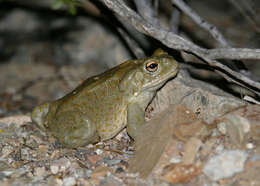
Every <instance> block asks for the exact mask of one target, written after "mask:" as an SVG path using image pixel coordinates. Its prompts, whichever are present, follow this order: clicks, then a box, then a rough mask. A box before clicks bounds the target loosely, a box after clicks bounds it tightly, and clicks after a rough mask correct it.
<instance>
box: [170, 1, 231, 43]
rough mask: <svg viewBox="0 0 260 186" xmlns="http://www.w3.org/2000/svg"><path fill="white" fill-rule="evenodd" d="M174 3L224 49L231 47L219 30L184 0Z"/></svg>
mask: <svg viewBox="0 0 260 186" xmlns="http://www.w3.org/2000/svg"><path fill="white" fill-rule="evenodd" d="M172 3H173V4H174V5H175V6H177V7H178V8H179V9H180V10H181V11H183V12H184V13H185V14H186V15H188V16H189V17H190V18H191V19H192V20H193V21H194V22H195V23H197V24H198V25H199V26H200V27H202V28H203V29H205V30H206V31H208V32H209V33H210V34H211V35H212V37H214V38H215V39H216V40H217V41H218V42H219V43H220V44H221V46H222V47H229V44H228V42H227V40H226V39H225V38H224V36H223V35H222V34H221V33H220V32H219V31H218V29H217V28H216V27H215V26H214V25H212V24H210V23H208V22H206V21H205V20H204V19H202V18H201V17H200V16H199V15H198V14H197V13H196V12H195V11H194V10H192V9H191V8H190V7H189V6H188V5H187V4H186V3H185V2H184V1H182V0H172Z"/></svg>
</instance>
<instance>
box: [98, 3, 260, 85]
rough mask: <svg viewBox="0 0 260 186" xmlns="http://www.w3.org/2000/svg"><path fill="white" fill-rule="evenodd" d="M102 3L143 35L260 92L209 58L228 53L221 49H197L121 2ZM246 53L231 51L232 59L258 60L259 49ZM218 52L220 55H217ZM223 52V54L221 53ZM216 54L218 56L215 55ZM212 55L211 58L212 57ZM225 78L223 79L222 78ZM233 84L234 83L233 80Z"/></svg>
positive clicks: (242, 78) (196, 46)
mask: <svg viewBox="0 0 260 186" xmlns="http://www.w3.org/2000/svg"><path fill="white" fill-rule="evenodd" d="M100 1H102V2H103V3H104V4H105V5H106V6H107V7H108V8H110V9H111V10H113V11H114V12H116V13H117V14H118V15H119V16H120V17H122V18H123V19H125V20H127V21H128V22H129V23H130V24H131V25H132V26H134V27H135V28H136V29H137V30H138V31H139V32H142V33H144V34H147V35H149V36H151V37H153V38H155V39H157V40H159V41H161V42H162V43H163V44H165V45H166V46H168V47H170V48H173V49H176V50H183V51H186V52H190V53H192V54H195V55H196V56H198V57H200V58H202V59H203V60H204V61H206V62H207V63H208V64H209V65H210V66H213V67H218V68H219V69H222V70H224V71H225V72H227V73H228V74H230V75H231V76H233V77H235V78H236V79H238V80H241V81H242V82H244V83H245V84H247V85H250V86H252V87H254V88H256V89H258V90H260V83H258V82H255V81H253V80H251V79H250V78H248V77H246V76H244V75H243V74H240V73H238V72H235V71H233V70H231V69H230V68H228V67H227V66H225V65H223V64H221V63H219V62H218V61H216V60H213V59H212V58H211V56H210V54H212V53H213V54H214V55H215V56H217V57H218V58H219V57H220V55H224V56H227V55H228V53H227V52H225V50H223V49H211V50H207V49H204V48H201V47H199V46H198V45H196V44H194V43H192V42H190V41H187V40H185V39H184V38H182V37H180V36H178V35H176V34H174V33H172V32H168V31H166V30H164V29H163V28H161V27H156V26H154V25H152V24H151V23H149V22H147V21H145V20H144V19H143V18H142V17H140V16H139V15H138V14H136V12H134V11H133V10H132V9H131V8H129V7H128V6H126V5H125V4H124V3H123V1H122V0H100ZM246 50H247V52H248V51H250V52H251V54H252V55H250V56H241V55H239V53H238V52H237V51H240V52H241V49H239V50H237V49H232V52H233V56H232V57H233V58H232V59H236V57H235V56H236V55H238V56H240V57H241V58H240V59H248V58H247V57H250V59H252V57H253V56H254V59H260V55H259V49H256V50H253V49H246ZM218 52H220V53H218ZM222 52H223V53H222ZM216 54H218V55H216ZM219 54H220V55H219ZM214 55H213V56H214ZM224 78H225V77H224ZM234 83H236V81H235V80H234Z"/></svg>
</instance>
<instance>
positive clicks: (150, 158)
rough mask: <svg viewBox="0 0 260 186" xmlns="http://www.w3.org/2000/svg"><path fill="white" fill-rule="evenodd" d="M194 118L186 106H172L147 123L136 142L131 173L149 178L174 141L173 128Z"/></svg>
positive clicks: (130, 167) (130, 165)
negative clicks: (167, 147)
mask: <svg viewBox="0 0 260 186" xmlns="http://www.w3.org/2000/svg"><path fill="white" fill-rule="evenodd" d="M194 118H195V117H194V116H193V115H192V113H191V112H190V111H189V110H187V109H186V108H185V107H184V106H181V105H175V106H174V105H172V106H171V107H169V109H167V110H165V111H163V112H161V113H160V114H158V115H157V116H155V117H154V118H152V119H151V120H150V121H149V122H147V124H145V125H144V126H143V127H142V128H141V129H140V132H139V135H138V136H137V138H136V140H135V150H136V153H135V156H134V158H133V159H132V160H131V161H130V163H129V172H139V173H140V176H141V177H142V178H145V177H147V176H148V175H149V174H150V173H151V171H152V169H153V168H154V166H155V165H156V163H157V162H158V160H159V159H160V157H161V155H162V154H163V152H164V150H165V147H166V146H167V144H168V142H169V141H170V140H171V139H172V134H173V127H174V126H175V125H176V124H179V123H185V122H189V121H191V120H194Z"/></svg>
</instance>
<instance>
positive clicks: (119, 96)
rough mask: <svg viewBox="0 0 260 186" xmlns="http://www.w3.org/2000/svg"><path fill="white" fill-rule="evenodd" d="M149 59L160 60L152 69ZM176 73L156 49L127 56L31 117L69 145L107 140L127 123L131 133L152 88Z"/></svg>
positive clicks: (140, 119) (172, 62)
mask: <svg viewBox="0 0 260 186" xmlns="http://www.w3.org/2000/svg"><path fill="white" fill-rule="evenodd" d="M151 62H152V63H153V62H154V63H157V64H158V66H157V67H158V68H157V70H156V71H154V72H150V71H149V69H148V68H147V65H148V64H147V63H149V64H150V63H151ZM150 70H151V69H150ZM177 72H178V63H177V62H176V61H175V60H174V59H173V58H172V57H171V56H169V55H168V54H167V53H166V52H164V51H163V50H161V49H158V50H156V51H155V52H154V54H153V55H152V56H151V57H149V58H144V59H138V60H129V61H126V62H124V63H122V64H120V65H118V66H116V67H114V68H112V69H110V70H108V71H106V72H104V73H102V74H100V75H97V76H93V77H91V78H89V79H87V80H85V81H84V82H83V83H82V84H81V85H79V86H78V87H77V88H76V89H75V90H73V91H72V92H70V93H69V94H67V95H65V96H64V97H63V98H61V99H58V100H56V101H53V102H48V103H45V104H42V105H40V106H38V107H36V108H35V109H34V110H33V112H32V121H33V122H35V123H36V124H37V125H38V126H39V127H41V128H43V129H44V130H46V131H48V132H50V133H51V134H52V135H53V136H54V137H56V138H57V140H58V141H59V143H60V144H62V145H63V146H64V147H69V148H76V147H79V146H84V145H87V144H90V143H95V142H98V141H100V140H101V141H103V140H107V139H110V138H112V137H114V136H115V135H116V134H117V133H118V132H120V131H121V130H122V129H123V128H124V127H125V126H126V125H127V132H128V134H129V135H130V136H131V137H132V138H135V137H136V135H137V133H138V128H139V127H140V126H141V125H143V124H144V122H145V120H144V115H145V109H146V108H147V106H148V104H149V103H150V102H151V100H152V99H153V97H154V96H155V93H156V91H157V90H158V89H159V88H160V87H161V86H163V84H165V82H166V81H167V80H168V79H170V78H172V77H174V76H175V75H176V74H177Z"/></svg>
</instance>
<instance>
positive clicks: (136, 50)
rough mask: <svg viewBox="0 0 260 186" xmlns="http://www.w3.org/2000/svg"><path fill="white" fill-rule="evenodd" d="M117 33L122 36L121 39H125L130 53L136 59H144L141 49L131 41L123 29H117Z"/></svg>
mask: <svg viewBox="0 0 260 186" xmlns="http://www.w3.org/2000/svg"><path fill="white" fill-rule="evenodd" d="M117 30H118V32H119V33H120V34H121V35H122V37H123V38H124V39H125V41H126V43H127V45H128V47H129V48H130V49H131V51H132V52H133V53H134V55H135V56H136V57H137V58H144V57H146V56H145V53H144V51H143V50H142V48H141V47H140V46H139V45H138V43H137V42H136V41H135V40H134V39H132V38H131V37H130V36H129V35H128V34H127V33H126V32H125V31H124V30H123V29H121V28H118V29H117Z"/></svg>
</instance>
